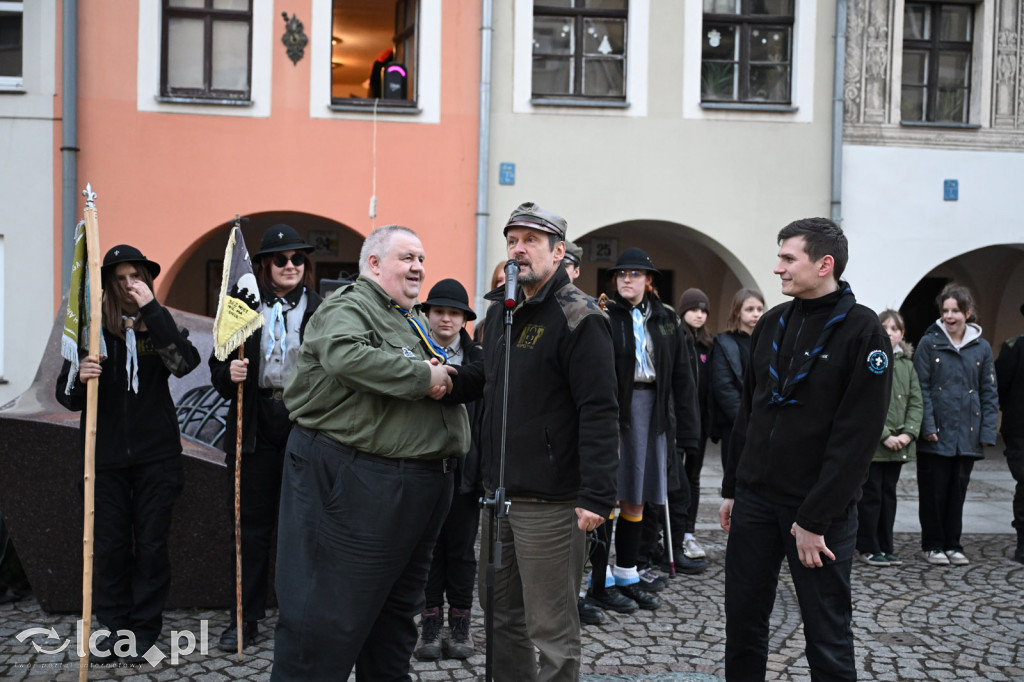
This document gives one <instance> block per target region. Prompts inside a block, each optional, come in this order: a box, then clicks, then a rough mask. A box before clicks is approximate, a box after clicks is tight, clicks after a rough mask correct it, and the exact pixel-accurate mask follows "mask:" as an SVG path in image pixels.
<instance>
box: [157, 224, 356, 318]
mask: <svg viewBox="0 0 1024 682" xmlns="http://www.w3.org/2000/svg"><path fill="white" fill-rule="evenodd" d="M245 218H247V220H245V221H243V223H242V234H243V236H244V237H245V245H246V248H247V249H248V250H249V253H250V254H255V253H256V252H257V251H259V248H260V239H261V238H262V237H263V233H264V232H265V231H266V229H267V228H268V227H270V226H271V225H276V224H278V223H286V224H288V225H291V226H292V227H294V228H295V229H296V230H297V231H298V233H299V234H300V235H301V236H302V237H303V238H304V239H305V240H306V241H307V242H308V243H310V244H313V245H314V246H316V247H317V250H316V251H314V252H313V254H312V257H311V260H312V262H313V278H314V281H315V282H317V286H318V287H319V282H320V280H321V279H324V278H328V279H336V278H338V277H339V275H352V276H353V277H354V276H355V274H356V272H357V270H358V265H357V264H358V261H359V249H360V247H361V246H362V243H363V238H364V237H363V235H362V234H360V233H358V232H357V231H355V230H354V229H352V228H350V227H348V226H346V225H344V224H342V223H339V222H337V221H335V220H331V219H329V218H324V217H323V216H318V215H314V214H311V213H302V212H300V211H266V212H262V213H254V214H251V215H248V216H245ZM233 224H234V221H227V222H224V223H221V224H220V225H217V226H216V227H214V228H212V229H211V230H210V231H209V232H207V233H205V234H204V235H203V236H202V237H201V238H199V239H197V240H196V241H195V242H194V243H193V244H192V245H191V247H189V248H187V249H185V250H184V251H183V252H182V255H181V256H180V257H179V258H178V260H177V261H176V262H175V264H174V266H175V268H173V269H172V270H171V272H172V274H173V279H172V280H171V281H170V282H168V283H165V284H164V287H165V288H164V289H163V291H165V292H166V293H165V298H166V301H165V302H166V304H167V305H169V306H171V307H172V308H178V309H180V310H187V311H188V312H191V313H196V314H198V315H208V316H210V317H212V316H213V315H214V314H215V313H216V311H217V296H218V295H219V293H220V289H219V286H220V276H221V266H222V262H223V259H224V247H225V246H226V245H227V239H228V233H229V231H230V228H231V226H232V225H233Z"/></svg>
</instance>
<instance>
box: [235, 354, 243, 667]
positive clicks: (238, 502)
mask: <svg viewBox="0 0 1024 682" xmlns="http://www.w3.org/2000/svg"><path fill="white" fill-rule="evenodd" d="M238 359H239V360H244V359H245V344H244V343H243V344H242V345H240V346H239V347H238ZM244 385H245V382H244V381H243V382H241V383H239V384H238V409H237V410H236V411H235V412H236V414H235V623H236V628H237V629H236V631H235V634H236V635H237V638H236V639H237V640H238V660H240V661H241V660H242V639H243V637H242V635H243V634H244V631H243V630H242V387H243V386H244Z"/></svg>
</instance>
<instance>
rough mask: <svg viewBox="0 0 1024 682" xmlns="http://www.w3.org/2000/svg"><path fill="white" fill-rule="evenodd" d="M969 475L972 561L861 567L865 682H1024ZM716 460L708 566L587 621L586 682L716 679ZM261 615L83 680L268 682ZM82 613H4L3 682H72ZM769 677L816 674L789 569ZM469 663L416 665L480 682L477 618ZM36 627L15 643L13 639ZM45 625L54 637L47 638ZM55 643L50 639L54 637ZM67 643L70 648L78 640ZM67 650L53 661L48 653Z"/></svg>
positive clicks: (1000, 499)
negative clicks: (223, 640)
mask: <svg viewBox="0 0 1024 682" xmlns="http://www.w3.org/2000/svg"><path fill="white" fill-rule="evenodd" d="M988 457H989V458H988V459H986V460H983V461H981V462H979V463H978V464H977V466H976V467H975V473H974V477H973V479H972V481H971V487H970V489H969V493H968V504H967V509H966V511H965V534H964V541H965V542H964V545H965V551H966V553H967V555H968V556H969V557H970V558H971V564H970V565H969V566H965V567H937V566H931V565H929V564H926V563H925V562H924V561H923V560H922V559H921V558H920V556H919V553H918V551H917V550H918V536H917V534H916V532H908V531H907V530H904V531H903V532H898V533H897V536H896V545H897V547H896V550H897V553H898V554H899V555H900V556H901V557H903V559H904V564H903V566H901V567H899V568H888V567H886V568H876V567H872V566H868V565H866V564H862V563H859V562H857V563H855V565H854V574H853V585H854V594H853V599H854V616H853V632H854V637H855V639H856V647H857V650H856V651H857V672H858V677H859V678H860V679H862V680H954V679H956V680H992V681H1001V680H1015V681H1018V682H1019V681H1021V680H1024V587H1022V586H1024V565H1021V564H1018V563H1016V562H1014V561H1012V556H1013V549H1014V541H1015V537H1014V536H1013V535H1012V529H1011V528H1010V527H1009V520H1010V518H1011V511H1010V500H1011V498H1012V483H1013V481H1012V479H1011V478H1010V476H1009V473H1008V472H1007V471H1006V465H1005V461H1004V460H1003V458H1002V455H1001V454H1000V452H998V451H990V452H989V454H988ZM716 460H718V456H717V452H715V453H714V454H712V452H710V451H709V453H708V457H707V460H706V461H707V462H708V463H709V464H708V466H707V470H706V472H705V475H704V477H703V480H702V483H704V485H703V492H704V499H703V500H702V503H701V511H700V515H699V519H698V521H699V523H698V527H697V535H698V538H699V539H700V541H701V542H702V544H703V546H704V548H705V549H706V550H707V552H708V558H709V563H710V568H709V569H708V570H707V571H706V572H705V573H703V574H701V575H699V576H681V577H678V578H677V579H675V580H672V581H670V585H669V587H668V589H667V590H666V591H665V592H663V593H662V602H663V605H662V607H661V608H660V609H658V610H657V611H656V612H646V611H641V612H639V613H638V614H633V615H629V616H622V615H618V614H608V619H607V621H606V622H605V624H603V625H601V626H584V629H583V649H584V650H583V673H584V675H583V678H584V680H587V681H588V682H595V681H598V680H600V681H606V680H645V681H648V682H649V681H651V680H658V681H663V682H668V681H670V680H671V681H675V680H690V681H693V680H700V681H702V682H711V681H717V680H721V679H723V675H724V670H723V663H722V659H723V651H724V638H725V630H724V611H723V598H722V593H723V579H724V574H723V568H722V561H723V555H724V552H725V539H726V536H725V534H724V533H722V532H721V531H720V530H717V521H716V519H717V516H716V510H717V504H718V497H717V494H716V485H717V483H716V481H717V480H720V479H716V478H715V476H720V471H716V469H715V467H714V464H713V462H715V461H716ZM913 471H914V468H913V466H911V467H905V470H904V476H903V477H902V478H901V481H900V486H899V495H900V518H899V521H898V523H897V530H898V531H900V530H901V529H912V528H916V504H915V503H916V494H917V489H916V481H915V480H914V478H913ZM275 620H276V618H275V617H274V616H272V617H270V618H267V619H266V620H265V621H264V622H263V623H262V625H263V626H264V627H263V629H262V631H261V634H260V639H259V641H258V642H257V645H256V646H255V648H252V649H250V650H248V651H247V652H246V654H245V659H244V660H243V661H241V662H239V661H237V660H236V656H235V655H234V654H225V653H222V652H220V651H218V650H217V648H216V642H217V637H218V636H219V634H220V632H221V630H222V629H223V628H224V626H225V625H226V623H227V621H228V614H227V613H226V612H224V611H209V610H179V611H172V612H168V613H167V614H166V619H165V624H164V633H165V637H164V640H163V641H162V642H161V643H160V645H159V646H160V647H161V650H162V653H163V654H164V655H165V656H166V657H167V658H164V660H162V661H160V662H159V663H158V664H157V665H156V666H152V665H149V664H147V663H144V664H142V665H141V666H139V667H136V668H128V667H123V668H116V667H110V666H105V667H93V668H92V669H91V671H90V674H89V677H90V678H91V679H97V680H101V679H119V680H125V681H126V682H136V681H139V682H141V681H160V680H182V679H189V680H203V681H209V682H215V681H216V682H219V681H221V680H266V679H269V677H270V669H271V665H272V661H273V638H272V628H273V625H274V622H275ZM204 621H205V622H206V628H207V637H208V642H209V646H208V651H207V652H206V653H203V652H201V651H200V648H199V645H197V647H196V650H195V651H191V652H189V653H184V651H187V650H188V646H187V645H188V641H187V637H186V636H185V635H183V634H182V635H179V636H178V639H177V640H176V641H177V644H178V651H179V652H181V653H179V654H174V655H175V657H176V659H177V660H176V661H172V660H171V656H172V653H173V652H172V634H171V633H172V631H177V632H179V633H181V632H184V631H190V632H191V633H194V634H195V636H196V637H197V638H199V639H201V634H202V627H203V622H204ZM75 622H76V616H72V615H51V614H46V613H44V612H43V611H42V610H41V609H40V608H39V606H38V604H37V603H36V602H35V601H34V600H31V599H28V600H25V601H22V602H19V603H16V604H9V605H4V606H0V679H5V680H8V679H9V680H75V679H77V678H78V659H77V656H75V654H74V648H75V646H76V642H77V640H75V639H74V636H75ZM772 624H773V628H772V635H771V643H770V651H771V655H770V659H769V673H768V679H769V680H794V681H797V680H799V681H804V680H809V679H810V673H809V669H808V667H807V661H806V659H805V657H804V655H803V646H804V639H803V629H802V626H801V624H800V618H799V611H798V609H797V605H796V597H795V593H794V591H793V587H792V583H791V582H790V581H789V578H788V573H787V571H786V570H785V569H783V571H782V580H781V581H780V585H779V592H778V599H777V602H776V608H775V613H774V616H773V623H772ZM474 626H475V628H474V633H475V634H476V649H477V654H476V655H475V656H472V657H471V658H469V659H468V660H466V661H457V660H441V661H437V662H420V661H415V660H414V661H413V679H415V680H477V679H482V678H483V671H484V642H483V616H482V614H481V613H479V612H474ZM28 628H42V629H43V630H44V631H45V633H43V634H34V635H32V636H30V637H27V638H23V639H24V641H19V639H18V636H19V633H23V632H24V631H25V630H26V629H28ZM50 628H53V630H54V631H55V633H56V635H55V636H54V635H52V633H50V632H49V629H50ZM48 637H49V638H48ZM72 640H73V641H72ZM65 642H69V643H68V644H67V646H66V648H65V649H63V650H62V651H61V652H59V653H39V652H38V651H37V648H39V649H44V650H49V651H53V650H56V649H57V648H58V647H60V646H61V645H62V644H64V643H65Z"/></svg>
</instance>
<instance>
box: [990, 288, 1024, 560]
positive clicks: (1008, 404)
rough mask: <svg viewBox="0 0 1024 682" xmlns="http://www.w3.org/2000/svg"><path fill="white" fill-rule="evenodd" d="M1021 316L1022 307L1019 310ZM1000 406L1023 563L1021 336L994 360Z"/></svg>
mask: <svg viewBox="0 0 1024 682" xmlns="http://www.w3.org/2000/svg"><path fill="white" fill-rule="evenodd" d="M1020 314H1021V315H1024V305H1022V306H1021V307H1020ZM996 378H997V381H998V384H999V407H1000V408H1001V409H1002V410H1003V422H1002V426H1001V427H1000V430H1001V431H1002V433H1003V442H1004V443H1005V444H1006V450H1005V453H1006V464H1007V466H1009V467H1010V473H1011V474H1013V478H1014V480H1015V481H1017V487H1016V489H1015V490H1014V493H1013V527H1014V528H1015V529H1017V550H1016V551H1015V552H1014V554H1013V558H1014V560H1015V561H1018V562H1020V563H1022V564H1024V334H1021V335H1020V336H1014V337H1012V338H1010V339H1007V340H1006V341H1004V342H1003V347H1002V348H1000V349H999V358H998V359H996Z"/></svg>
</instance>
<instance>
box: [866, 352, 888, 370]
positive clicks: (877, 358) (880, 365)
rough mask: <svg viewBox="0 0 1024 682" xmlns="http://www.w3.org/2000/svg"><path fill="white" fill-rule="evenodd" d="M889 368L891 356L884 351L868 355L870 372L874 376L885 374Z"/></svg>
mask: <svg viewBox="0 0 1024 682" xmlns="http://www.w3.org/2000/svg"><path fill="white" fill-rule="evenodd" d="M888 368H889V356H888V355H886V354H885V351H884V350H873V351H871V352H870V353H868V370H869V371H870V372H871V373H872V374H884V373H885V370H886V369H888Z"/></svg>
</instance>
